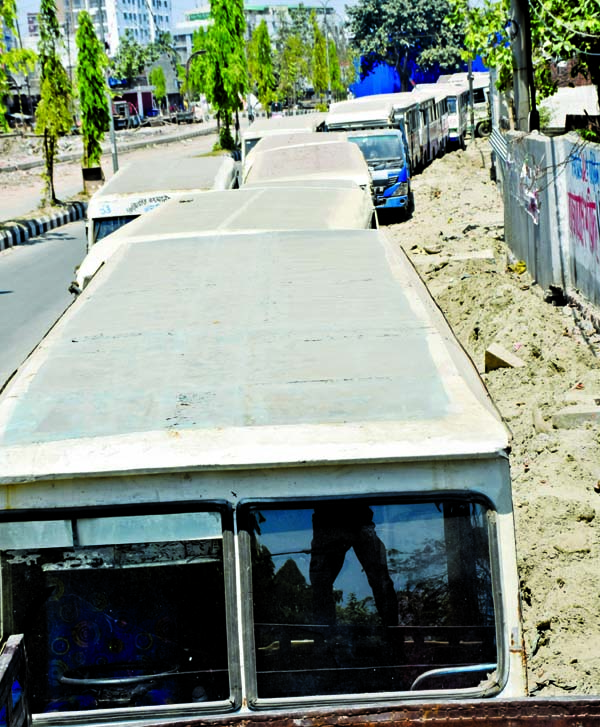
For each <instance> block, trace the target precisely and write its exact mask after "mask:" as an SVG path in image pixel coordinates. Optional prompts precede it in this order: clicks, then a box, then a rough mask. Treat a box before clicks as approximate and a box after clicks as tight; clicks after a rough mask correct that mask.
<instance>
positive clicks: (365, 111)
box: [325, 96, 393, 129]
mask: <svg viewBox="0 0 600 727" xmlns="http://www.w3.org/2000/svg"><path fill="white" fill-rule="evenodd" d="M392 116H393V107H392V104H391V103H390V102H389V101H388V100H387V99H386V98H381V97H379V96H373V97H363V98H360V99H351V100H349V101H339V102H337V103H333V104H331V107H330V109H329V113H328V114H327V118H326V119H325V126H326V127H327V128H328V129H338V128H340V129H343V128H348V127H349V126H357V125H369V124H378V125H388V124H390V123H391V120H392Z"/></svg>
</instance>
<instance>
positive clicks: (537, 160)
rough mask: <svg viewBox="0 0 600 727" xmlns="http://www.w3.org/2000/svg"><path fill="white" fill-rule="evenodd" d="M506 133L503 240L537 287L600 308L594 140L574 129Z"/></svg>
mask: <svg viewBox="0 0 600 727" xmlns="http://www.w3.org/2000/svg"><path fill="white" fill-rule="evenodd" d="M505 138H506V141H507V154H506V159H498V160H497V163H498V167H499V170H500V184H501V187H502V195H503V198H504V224H505V238H506V243H507V244H508V246H509V248H510V249H511V250H512V252H513V254H514V255H515V256H516V257H517V258H519V259H521V260H524V261H525V262H526V263H527V268H528V270H529V272H530V273H531V275H532V276H533V278H534V279H535V280H536V282H537V283H538V284H539V285H541V286H542V287H544V288H548V287H549V286H550V285H553V286H559V287H560V288H562V289H563V290H564V291H565V292H566V293H567V295H572V296H574V297H583V298H584V299H585V300H586V301H588V302H589V303H592V304H593V305H594V306H600V144H592V143H589V142H584V141H582V140H581V139H580V138H579V137H578V136H577V135H576V134H567V135H565V136H560V137H546V136H542V135H541V134H537V133H534V134H524V133H519V132H509V133H507V134H506V135H505Z"/></svg>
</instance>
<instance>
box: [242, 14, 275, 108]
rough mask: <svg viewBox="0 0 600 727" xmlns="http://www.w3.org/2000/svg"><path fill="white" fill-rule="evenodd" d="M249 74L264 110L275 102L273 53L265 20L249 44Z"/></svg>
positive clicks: (253, 34)
mask: <svg viewBox="0 0 600 727" xmlns="http://www.w3.org/2000/svg"><path fill="white" fill-rule="evenodd" d="M247 52H248V72H249V75H250V80H251V82H252V84H253V86H254V88H255V89H256V95H257V97H258V100H259V101H260V103H261V105H262V107H263V109H268V108H269V105H270V103H271V102H272V101H274V100H275V75H274V70H273V51H272V48H271V39H270V37H269V30H268V28H267V23H266V21H265V20H261V22H260V23H259V25H258V27H257V28H256V30H255V31H254V33H252V37H251V38H250V41H249V42H248V49H247Z"/></svg>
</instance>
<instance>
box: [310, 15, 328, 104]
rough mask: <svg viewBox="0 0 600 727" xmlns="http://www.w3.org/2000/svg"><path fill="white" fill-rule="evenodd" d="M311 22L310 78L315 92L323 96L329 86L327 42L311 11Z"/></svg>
mask: <svg viewBox="0 0 600 727" xmlns="http://www.w3.org/2000/svg"><path fill="white" fill-rule="evenodd" d="M311 20H312V24H313V38H314V40H313V67H312V80H313V88H314V89H315V93H318V94H319V96H320V97H321V98H323V94H324V92H325V91H326V90H327V88H328V87H329V70H328V68H327V44H326V41H325V36H324V35H323V33H322V31H321V28H319V24H318V23H317V16H316V14H314V13H313V15H312V17H311Z"/></svg>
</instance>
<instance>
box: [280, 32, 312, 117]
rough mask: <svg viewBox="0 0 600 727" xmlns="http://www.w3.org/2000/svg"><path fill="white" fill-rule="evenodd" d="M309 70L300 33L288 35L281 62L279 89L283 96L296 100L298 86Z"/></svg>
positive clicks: (293, 101)
mask: <svg viewBox="0 0 600 727" xmlns="http://www.w3.org/2000/svg"><path fill="white" fill-rule="evenodd" d="M308 71H309V63H308V59H307V53H306V47H305V45H304V44H303V43H302V39H301V38H300V36H299V35H294V34H292V35H288V36H287V38H286V40H285V45H284V47H283V52H282V53H281V55H280V62H279V85H278V91H279V93H280V95H281V97H287V98H288V99H290V100H291V101H292V103H295V102H296V99H297V97H298V87H299V86H300V85H301V83H302V80H303V79H304V78H306V76H307V75H308Z"/></svg>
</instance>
